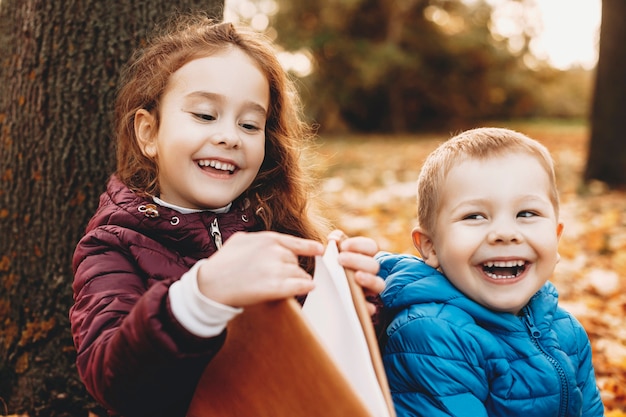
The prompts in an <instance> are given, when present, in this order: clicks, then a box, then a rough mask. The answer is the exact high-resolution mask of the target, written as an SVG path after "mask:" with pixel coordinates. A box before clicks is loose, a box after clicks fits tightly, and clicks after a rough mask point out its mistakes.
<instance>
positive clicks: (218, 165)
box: [198, 161, 235, 172]
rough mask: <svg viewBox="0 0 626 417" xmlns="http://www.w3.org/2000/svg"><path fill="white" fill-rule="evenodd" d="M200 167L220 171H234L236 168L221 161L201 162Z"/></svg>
mask: <svg viewBox="0 0 626 417" xmlns="http://www.w3.org/2000/svg"><path fill="white" fill-rule="evenodd" d="M198 165H199V166H201V167H211V168H215V169H218V170H220V171H231V172H232V171H234V170H235V166H234V165H233V164H228V163H226V162H220V161H199V162H198Z"/></svg>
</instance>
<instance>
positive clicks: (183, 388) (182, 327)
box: [70, 17, 384, 416]
mask: <svg viewBox="0 0 626 417" xmlns="http://www.w3.org/2000/svg"><path fill="white" fill-rule="evenodd" d="M123 75H124V76H123V79H122V86H121V90H120V91H119V95H118V99H117V104H116V128H117V142H118V154H117V159H118V168H117V172H116V175H114V176H112V177H111V179H110V181H109V183H108V185H107V190H106V192H105V193H103V194H102V196H101V198H100V206H99V208H98V210H97V212H96V214H95V215H94V217H93V218H92V219H91V221H90V222H89V225H88V227H87V231H86V234H85V236H84V237H83V238H82V239H81V241H80V242H79V243H78V246H77V248H76V252H75V255H74V263H73V266H74V274H75V278H74V284H73V290H74V298H75V304H74V305H73V307H72V309H71V311H70V319H71V323H72V333H73V337H74V343H75V346H76V349H77V352H78V356H77V366H78V370H79V373H80V376H81V378H82V379H83V381H84V383H85V385H86V387H87V389H88V391H89V392H90V393H91V394H92V395H93V396H94V397H95V398H96V399H97V400H98V401H99V402H101V403H102V404H103V405H104V406H106V407H107V408H108V409H109V410H110V412H111V413H112V414H118V415H124V416H135V415H150V416H158V415H163V416H183V415H185V412H186V409H187V407H188V405H189V402H190V400H191V398H192V395H193V393H194V389H195V386H196V383H197V381H198V379H199V377H200V375H201V373H202V372H203V370H204V368H205V366H206V364H207V363H208V362H209V361H210V360H211V358H212V357H213V356H214V355H215V354H216V352H217V351H218V350H219V349H220V347H221V346H222V343H223V342H224V339H225V329H226V327H227V323H228V322H229V320H230V319H232V318H233V317H234V316H236V315H237V314H238V313H240V312H241V311H242V309H243V308H245V307H246V306H249V305H253V304H256V303H261V302H265V301H269V300H276V299H281V298H285V297H293V296H304V295H305V294H306V293H307V292H308V291H310V290H311V289H312V288H313V286H314V284H313V282H312V280H311V272H312V269H313V263H312V262H313V257H314V256H316V255H320V254H322V252H323V245H322V243H321V241H323V240H324V239H323V236H324V235H325V232H324V230H325V227H324V223H323V222H321V221H320V220H319V219H318V218H317V217H315V216H314V215H313V214H312V211H311V209H310V207H309V204H308V202H307V198H308V197H309V186H308V182H307V180H306V177H305V173H304V171H303V170H302V169H301V167H300V166H299V148H300V147H301V146H302V145H301V141H302V140H303V138H306V137H307V129H306V125H305V124H304V123H303V122H302V121H301V118H300V112H299V106H298V103H297V101H296V95H295V94H294V88H293V85H292V84H291V82H290V81H289V80H288V78H287V76H286V74H285V73H284V72H283V70H282V68H281V66H280V64H279V62H278V61H277V59H276V56H275V54H274V52H273V50H272V48H271V44H270V43H269V42H268V41H266V40H265V39H263V38H261V37H260V36H259V35H258V34H256V33H253V32H248V31H246V30H243V29H238V30H236V29H235V28H234V27H233V26H232V25H231V24H214V23H212V22H211V21H210V20H208V19H206V18H199V17H195V18H185V19H183V20H182V21H181V22H180V23H179V25H177V26H176V27H175V29H174V30H173V31H170V32H168V33H166V34H164V35H161V36H159V37H157V38H155V39H154V40H153V41H152V42H151V43H150V44H149V45H148V46H147V47H146V48H145V49H144V50H143V51H141V52H139V53H138V54H136V56H134V58H133V60H132V63H131V65H130V66H129V67H128V68H127V70H126V72H125V73H124V74H123ZM246 232H257V233H246ZM340 236H341V233H340V232H333V234H332V235H331V238H333V239H338V238H339V237H340ZM341 248H342V250H343V253H342V254H341V257H340V262H341V263H342V265H343V266H344V267H347V268H351V269H355V270H357V272H356V274H355V277H356V279H357V281H359V282H360V284H361V285H362V286H363V287H364V288H365V289H366V290H369V292H370V293H378V292H380V291H381V290H382V288H383V286H384V283H383V281H382V279H380V278H379V277H377V276H376V275H375V274H376V273H377V271H378V264H377V262H376V261H375V260H374V259H373V258H372V256H373V255H374V253H375V252H376V250H377V247H376V244H375V243H374V242H373V241H371V240H370V239H366V238H352V239H345V240H343V242H342V244H341Z"/></svg>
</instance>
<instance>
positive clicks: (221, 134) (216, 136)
mask: <svg viewBox="0 0 626 417" xmlns="http://www.w3.org/2000/svg"><path fill="white" fill-rule="evenodd" d="M237 127H238V126H237V124H236V123H235V124H233V123H229V122H227V121H223V122H222V123H219V124H218V125H217V126H216V130H215V131H214V132H213V134H212V136H211V140H212V142H213V143H214V144H215V145H221V146H226V147H228V148H234V149H237V148H239V147H240V146H241V138H240V137H239V132H238V130H237Z"/></svg>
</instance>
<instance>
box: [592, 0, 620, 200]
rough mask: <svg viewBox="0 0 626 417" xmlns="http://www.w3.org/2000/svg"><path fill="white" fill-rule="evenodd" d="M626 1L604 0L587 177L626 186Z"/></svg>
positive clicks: (609, 183) (608, 183) (618, 186)
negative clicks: (625, 45)
mask: <svg viewBox="0 0 626 417" xmlns="http://www.w3.org/2000/svg"><path fill="white" fill-rule="evenodd" d="M625 18H626V2H625V1H623V0H602V24H601V29H600V52H599V56H598V67H597V76H596V79H595V80H596V81H595V94H594V97H593V107H592V113H591V140H590V141H589V156H588V159H587V167H586V169H585V179H587V180H599V181H602V182H603V183H605V184H607V185H608V186H610V187H613V188H622V189H624V188H626V82H624V74H626V48H624V41H625V40H626V25H624V19H625Z"/></svg>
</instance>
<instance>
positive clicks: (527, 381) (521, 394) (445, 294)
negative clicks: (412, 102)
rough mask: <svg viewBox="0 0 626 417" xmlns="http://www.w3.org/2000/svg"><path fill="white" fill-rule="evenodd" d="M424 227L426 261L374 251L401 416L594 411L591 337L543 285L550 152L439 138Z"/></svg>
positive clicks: (423, 190)
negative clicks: (388, 319)
mask: <svg viewBox="0 0 626 417" xmlns="http://www.w3.org/2000/svg"><path fill="white" fill-rule="evenodd" d="M418 223H419V226H418V227H417V228H415V229H414V230H413V232H412V237H413V242H414V244H415V246H416V248H417V250H418V251H419V253H420V255H421V258H422V259H419V258H416V257H412V256H408V255H391V254H381V255H379V257H378V259H379V262H380V263H381V271H380V275H381V276H382V277H383V278H386V287H385V290H384V291H383V293H382V294H381V297H382V301H383V303H384V305H385V307H386V308H387V309H389V311H391V312H392V313H393V314H394V319H393V320H392V321H391V323H390V325H389V326H388V327H387V337H388V340H387V342H386V345H385V347H384V350H383V361H384V364H385V369H386V372H387V377H388V379H389V384H390V388H391V391H392V396H393V399H394V403H395V407H396V411H397V414H398V417H402V416H429V417H433V416H444V415H445V416H455V417H461V416H468V417H479V416H526V417H527V416H602V415H603V412H604V407H603V405H602V402H601V399H600V394H599V390H598V388H597V386H596V382H595V376H594V370H593V365H592V362H591V348H590V343H589V340H588V338H587V335H586V333H585V331H584V329H583V328H582V326H581V325H580V324H579V323H578V321H576V319H575V318H574V317H573V316H571V315H570V314H568V313H567V312H565V311H564V310H563V309H561V308H560V307H558V305H557V292H556V289H555V288H554V286H553V285H552V284H551V283H549V282H548V279H549V278H550V277H551V275H552V273H553V271H554V267H555V266H556V264H557V262H558V260H559V254H558V241H559V238H560V236H561V232H562V230H563V225H562V224H561V223H560V222H559V199H558V192H557V189H556V181H555V174H554V166H553V162H552V158H551V157H550V154H549V152H548V151H547V150H546V148H545V147H544V146H543V145H541V144H539V143H538V142H536V141H534V140H532V139H530V138H528V137H526V136H524V135H522V134H520V133H518V132H514V131H511V130H508V129H498V128H480V129H474V130H469V131H466V132H464V133H462V134H460V135H458V136H456V137H454V138H452V139H450V140H449V141H447V142H445V143H443V144H442V145H441V146H439V148H437V149H436V150H435V151H434V152H433V153H432V154H431V155H430V156H429V157H428V159H427V160H426V162H425V164H424V166H423V168H422V171H421V173H420V176H419V179H418Z"/></svg>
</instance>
